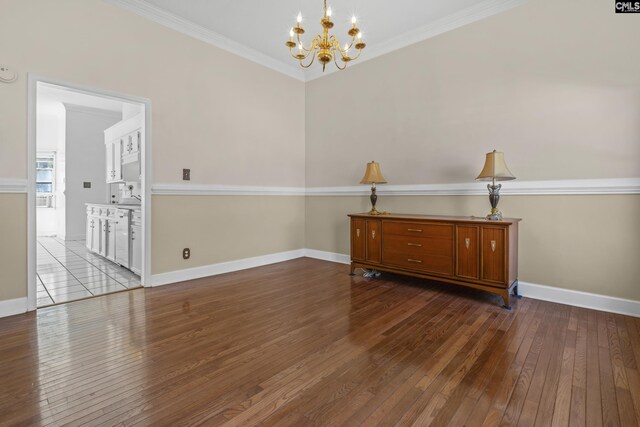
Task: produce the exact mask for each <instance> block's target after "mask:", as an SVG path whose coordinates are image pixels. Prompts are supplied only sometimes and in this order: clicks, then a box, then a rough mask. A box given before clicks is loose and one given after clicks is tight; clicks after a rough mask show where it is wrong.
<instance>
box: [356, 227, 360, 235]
mask: <svg viewBox="0 0 640 427" xmlns="http://www.w3.org/2000/svg"><path fill="white" fill-rule="evenodd" d="M356 237H360V229H359V228H356Z"/></svg>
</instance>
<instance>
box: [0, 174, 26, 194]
mask: <svg viewBox="0 0 640 427" xmlns="http://www.w3.org/2000/svg"><path fill="white" fill-rule="evenodd" d="M28 187H29V185H28V181H27V180H26V179H23V178H2V177H0V193H26V192H27V189H28Z"/></svg>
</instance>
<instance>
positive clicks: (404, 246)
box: [382, 234, 453, 257]
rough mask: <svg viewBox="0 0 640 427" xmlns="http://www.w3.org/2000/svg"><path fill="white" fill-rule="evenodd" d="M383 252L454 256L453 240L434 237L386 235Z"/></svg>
mask: <svg viewBox="0 0 640 427" xmlns="http://www.w3.org/2000/svg"><path fill="white" fill-rule="evenodd" d="M382 245H383V250H382V253H383V254H385V253H387V252H388V251H391V252H406V253H417V254H425V255H440V256H448V257H451V256H453V240H451V239H441V238H433V237H413V236H396V235H393V234H391V235H385V236H384V242H383V243H382Z"/></svg>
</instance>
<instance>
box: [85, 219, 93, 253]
mask: <svg viewBox="0 0 640 427" xmlns="http://www.w3.org/2000/svg"><path fill="white" fill-rule="evenodd" d="M92 238H93V217H91V216H87V232H86V235H85V239H86V243H85V245H86V246H87V249H89V250H91V248H92V246H93V245H92V244H91V239H92Z"/></svg>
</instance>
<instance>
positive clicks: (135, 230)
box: [131, 225, 142, 275]
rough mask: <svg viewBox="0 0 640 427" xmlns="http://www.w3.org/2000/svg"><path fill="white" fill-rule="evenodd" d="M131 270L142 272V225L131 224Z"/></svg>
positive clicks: (137, 272)
mask: <svg viewBox="0 0 640 427" xmlns="http://www.w3.org/2000/svg"><path fill="white" fill-rule="evenodd" d="M131 271H133V272H134V273H136V274H138V275H140V274H142V227H140V225H132V226H131Z"/></svg>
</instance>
